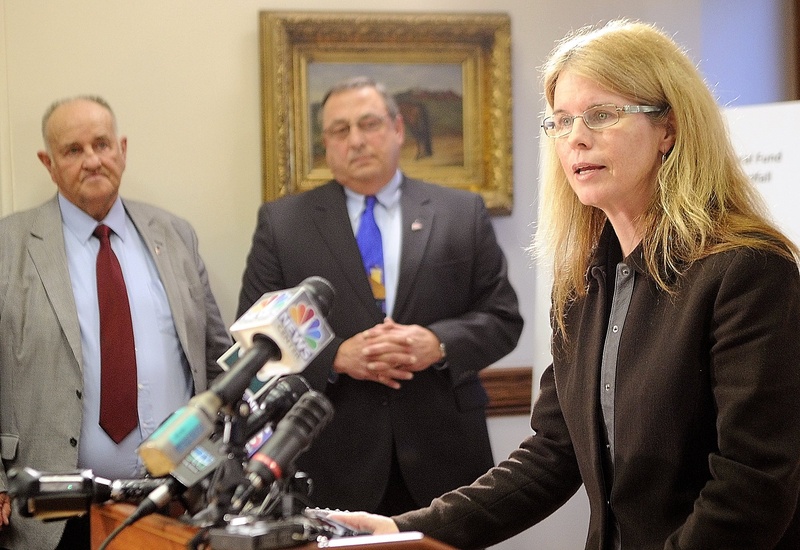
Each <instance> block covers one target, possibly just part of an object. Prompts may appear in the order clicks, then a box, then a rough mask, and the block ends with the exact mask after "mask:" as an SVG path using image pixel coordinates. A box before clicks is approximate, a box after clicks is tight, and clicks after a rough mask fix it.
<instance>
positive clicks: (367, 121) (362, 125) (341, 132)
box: [322, 115, 388, 141]
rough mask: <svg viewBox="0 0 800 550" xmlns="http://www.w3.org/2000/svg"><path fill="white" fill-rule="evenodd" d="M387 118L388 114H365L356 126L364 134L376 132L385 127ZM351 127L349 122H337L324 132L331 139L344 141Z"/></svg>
mask: <svg viewBox="0 0 800 550" xmlns="http://www.w3.org/2000/svg"><path fill="white" fill-rule="evenodd" d="M387 118H388V117H386V116H377V115H364V116H363V117H361V118H359V119H358V121H357V122H356V127H358V130H359V131H360V132H362V133H364V134H374V133H375V132H377V131H379V130H381V129H382V128H383V127H384V125H385V124H386V120H387ZM350 128H351V126H350V124H349V123H348V122H336V123H334V124H332V125H331V126H329V127H328V128H325V129H324V130H323V131H322V133H323V134H325V135H326V136H328V137H329V138H330V139H333V140H336V141H343V140H345V139H347V136H349V135H350Z"/></svg>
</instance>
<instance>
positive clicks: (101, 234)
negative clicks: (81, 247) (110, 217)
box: [92, 223, 111, 243]
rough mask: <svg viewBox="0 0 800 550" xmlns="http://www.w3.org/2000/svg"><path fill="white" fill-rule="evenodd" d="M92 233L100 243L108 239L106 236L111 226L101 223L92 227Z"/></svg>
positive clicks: (108, 234)
mask: <svg viewBox="0 0 800 550" xmlns="http://www.w3.org/2000/svg"><path fill="white" fill-rule="evenodd" d="M92 234H93V235H94V236H95V237H97V238H98V239H100V242H101V243H102V242H103V241H107V240H108V237H109V236H110V235H111V228H110V227H108V226H107V225H105V224H102V223H101V224H100V225H98V226H97V227H95V228H94V232H93V233H92Z"/></svg>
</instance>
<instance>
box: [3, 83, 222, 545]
mask: <svg viewBox="0 0 800 550" xmlns="http://www.w3.org/2000/svg"><path fill="white" fill-rule="evenodd" d="M43 133H44V138H45V144H46V150H44V151H41V152H40V153H39V158H40V160H41V161H42V163H43V164H44V165H45V167H46V168H47V170H48V172H49V173H50V176H51V178H52V180H53V181H54V182H55V183H56V185H57V186H58V194H57V195H56V196H55V197H53V199H51V200H49V201H47V202H46V203H44V204H43V205H41V206H39V207H37V208H33V209H31V210H27V211H25V212H18V213H16V214H12V215H10V216H8V217H6V218H4V219H3V220H0V451H2V466H0V548H12V549H24V550H52V549H53V548H56V547H57V545H58V548H59V549H62V548H63V549H70V550H82V549H84V548H85V549H87V550H88V548H89V537H88V521H87V520H83V518H78V519H73V520H69V521H68V522H66V524H67V526H66V529H65V522H63V521H57V522H52V523H43V522H41V521H39V520H36V519H28V518H24V517H22V516H20V515H19V514H18V513H16V511H14V513H13V514H12V513H11V512H12V506H11V502H10V499H9V495H8V493H7V492H5V491H6V489H7V487H8V485H7V481H8V480H7V476H6V472H7V471H8V470H9V469H11V468H12V467H16V468H22V467H26V466H29V467H32V468H35V469H37V470H40V471H50V472H70V471H74V470H75V469H76V468H81V469H83V468H91V469H92V470H93V471H94V473H95V474H96V475H101V476H103V477H107V478H111V479H119V478H131V477H136V476H137V475H138V474H141V473H143V472H144V470H143V468H142V466H141V464H140V463H139V461H138V460H137V456H136V453H135V450H136V448H137V446H138V445H139V444H140V443H141V442H142V441H143V440H144V439H145V438H146V437H147V436H148V435H150V433H152V432H153V431H154V430H155V429H156V428H157V427H158V425H159V424H160V423H161V422H162V421H163V419H164V418H165V417H166V416H167V415H168V414H169V413H171V412H172V411H174V410H175V409H177V408H178V407H179V406H181V405H183V404H185V403H186V401H187V400H188V399H189V397H191V395H192V394H193V393H196V392H201V391H203V390H205V389H206V388H207V386H208V383H209V382H210V381H211V379H212V378H213V377H214V376H216V374H218V373H219V372H220V371H221V369H220V368H219V367H218V365H217V364H216V359H217V358H218V357H219V356H220V355H222V354H223V353H224V352H225V351H226V349H227V348H228V346H229V345H230V337H229V335H228V332H227V330H226V327H225V325H224V324H223V322H222V318H221V317H220V313H219V309H218V308H217V304H216V302H215V300H214V297H213V296H212V294H211V289H210V287H209V284H208V277H207V274H206V270H205V266H204V264H203V261H202V259H201V258H200V254H199V253H198V248H197V236H196V235H195V232H194V230H193V229H192V228H191V226H190V225H189V224H188V223H187V222H186V221H184V220H182V219H180V218H177V217H176V216H174V215H172V214H169V213H167V212H165V211H163V210H161V209H159V208H156V207H153V206H148V205H146V204H142V203H139V202H135V201H129V200H125V201H123V200H122V199H121V198H120V197H119V195H118V190H119V185H120V180H121V178H122V173H123V171H124V169H125V159H126V151H127V140H126V138H125V137H119V138H118V137H117V127H116V121H115V118H114V115H113V113H112V111H111V108H110V107H109V106H108V104H107V103H106V102H105V101H104V100H102V99H101V98H97V97H79V98H73V99H68V100H64V101H59V102H57V103H55V104H54V105H53V106H52V107H51V108H50V109H49V110H48V111H47V113H46V114H45V117H44V121H43ZM101 223H102V224H103V225H106V226H108V227H110V228H111V229H112V231H113V232H114V235H112V236H111V238H110V241H111V248H112V250H113V251H114V253H115V255H116V256H117V257H118V261H119V264H120V265H121V270H122V274H123V276H124V279H125V280H124V284H125V287H126V289H125V290H126V293H127V295H128V297H127V299H126V298H125V297H124V296H121V295H120V294H116V295H115V296H116V299H117V300H118V301H119V300H126V301H127V302H129V304H130V311H131V313H130V315H129V317H130V318H131V322H132V329H133V330H132V332H133V341H134V343H135V372H134V378H133V383H132V384H131V389H132V393H133V395H132V410H131V413H132V416H133V418H132V419H131V420H132V422H133V424H134V426H135V427H134V428H133V429H132V431H129V432H128V431H125V433H126V434H127V435H125V436H124V437H123V436H112V435H111V434H109V433H107V432H106V429H105V428H103V427H101V426H100V425H99V422H98V416H99V412H98V411H99V410H100V387H101V383H100V379H101V376H100V374H101V368H100V367H101V360H100V358H101V350H100V348H101V347H103V346H104V345H105V340H104V339H102V338H101V337H100V330H99V328H100V327H99V325H100V323H99V309H100V308H99V306H98V303H99V300H98V294H97V286H98V285H97V283H96V278H95V276H96V271H95V270H96V257H97V255H98V250H99V247H100V244H99V242H98V239H95V238H93V236H92V234H93V231H94V230H95V228H96V227H97V226H98V225H100V224H101ZM121 339H122V338H113V339H112V340H113V341H112V342H111V344H113V345H114V346H119V345H120V342H121ZM102 363H103V369H102V370H105V364H106V363H105V362H102ZM114 389H115V390H116V389H117V388H114ZM111 398H112V400H113V401H116V403H115V405H114V407H116V408H119V406H120V404H119V402H118V401H119V399H118V398H119V394H118V393H112V395H111ZM126 430H127V429H126Z"/></svg>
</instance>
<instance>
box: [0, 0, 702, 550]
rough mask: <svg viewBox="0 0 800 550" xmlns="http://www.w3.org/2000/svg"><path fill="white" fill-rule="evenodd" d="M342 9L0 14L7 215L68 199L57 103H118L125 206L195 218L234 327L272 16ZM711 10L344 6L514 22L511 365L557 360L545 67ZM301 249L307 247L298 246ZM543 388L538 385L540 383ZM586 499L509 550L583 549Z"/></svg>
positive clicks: (501, 434)
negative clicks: (559, 48) (550, 56)
mask: <svg viewBox="0 0 800 550" xmlns="http://www.w3.org/2000/svg"><path fill="white" fill-rule="evenodd" d="M332 4H333V3H332V2H330V1H329V0H294V1H293V2H279V1H275V0H166V1H164V0H136V1H123V0H119V1H114V0H73V1H70V2H67V1H58V0H49V1H46V0H2V4H0V48H1V49H0V214H8V213H10V212H12V211H17V210H21V209H25V208H29V207H31V206H34V205H36V204H38V203H40V202H42V201H44V200H45V199H47V198H48V197H50V196H52V194H53V193H54V192H55V186H54V185H53V184H52V183H51V182H50V180H49V178H48V176H47V174H46V172H45V170H44V168H43V167H42V166H41V165H40V164H39V161H38V160H37V158H36V151H37V150H38V149H39V148H41V137H40V130H39V127H40V117H41V115H42V112H43V111H44V109H45V108H46V106H47V105H48V104H49V103H50V102H51V101H52V100H53V99H55V98H59V97H63V96H68V95H73V94H78V93H96V94H100V95H102V96H104V97H106V99H108V100H109V101H110V102H111V104H112V105H113V107H114V108H115V111H116V113H117V116H118V119H119V122H120V130H121V132H122V133H123V134H125V135H127V136H128V168H127V172H126V175H125V178H124V183H123V188H122V192H123V195H125V196H128V197H131V198H137V199H142V200H145V201H148V202H151V203H154V204H157V205H160V206H163V207H165V208H167V209H170V210H172V211H174V212H176V213H178V214H180V215H182V216H184V217H185V218H187V219H189V220H190V221H191V222H192V224H193V225H194V227H195V228H196V229H197V232H198V234H199V237H200V243H201V251H202V253H203V256H204V258H205V260H206V263H207V265H208V270H209V273H210V277H211V283H212V287H213V290H214V292H215V294H216V296H217V299H218V301H219V303H220V307H221V309H222V312H223V316H224V318H225V320H226V321H227V322H231V321H233V316H234V314H235V309H236V300H237V294H238V290H239V282H240V278H241V273H242V269H243V267H244V263H245V256H246V253H247V251H248V248H249V244H250V238H251V234H252V231H253V228H254V225H255V215H256V209H257V207H258V205H259V203H260V200H261V198H260V197H261V191H260V186H261V141H260V135H261V133H260V132H261V130H260V117H261V113H260V82H259V60H258V26H257V19H258V12H259V11H260V10H326V9H329V7H330V6H331V5H332ZM700 4H701V2H700V1H699V0H671V1H669V2H664V1H662V0H605V1H603V2H596V1H593V0H592V1H589V0H585V1H579V0H558V1H554V0H494V1H493V2H486V1H485V0H457V1H456V0H406V1H404V2H402V3H398V2H396V1H388V0H372V1H365V0H360V1H359V0H340V1H338V2H336V3H335V6H336V9H337V10H340V11H366V10H372V11H397V10H398V9H400V8H402V10H404V11H419V12H423V11H425V12H427V11H433V12H453V11H460V12H482V11H495V12H507V13H509V14H510V16H511V21H512V40H513V44H512V63H513V68H512V71H513V90H512V92H513V98H514V110H513V125H514V190H515V208H514V212H513V215H511V216H509V217H504V218H497V219H495V228H496V230H497V233H498V238H499V240H500V242H501V245H502V246H503V248H504V250H505V252H506V254H507V256H508V258H509V263H510V269H511V279H512V282H513V283H514V285H515V286H516V288H517V290H518V292H519V294H520V301H521V307H522V310H523V313H524V316H525V318H526V321H527V323H526V328H525V332H524V333H523V336H522V340H521V343H520V345H519V347H518V349H517V350H515V351H514V352H513V353H512V354H511V355H510V356H509V357H507V358H506V359H505V360H503V362H502V364H503V365H534V366H535V369H536V372H537V373H539V372H541V370H542V369H543V368H544V367H545V366H546V365H547V362H548V360H549V358H548V345H547V341H548V335H549V332H548V329H547V322H546V321H547V299H546V298H547V291H548V288H547V287H548V285H547V282H546V277H538V278H537V276H536V270H535V269H534V268H533V267H532V266H531V262H530V260H529V259H528V257H527V256H526V255H525V253H524V252H523V249H524V248H525V247H526V246H527V244H528V241H529V238H530V234H531V232H532V223H533V222H534V220H535V200H536V181H537V173H538V165H537V153H538V152H537V148H538V139H539V127H538V124H539V122H538V120H539V113H540V111H541V110H542V104H541V98H540V91H539V80H538V74H537V68H538V67H539V66H540V65H541V63H542V61H543V60H544V58H545V56H546V55H547V53H548V52H549V50H550V49H551V48H552V45H553V42H554V40H555V39H557V38H559V37H561V36H563V35H564V34H565V32H566V31H567V30H569V29H570V28H573V27H579V26H583V25H585V24H589V23H595V22H597V21H600V20H605V19H608V18H612V17H617V16H627V17H632V18H641V19H645V20H649V21H654V22H657V23H658V24H660V25H661V26H663V27H664V28H665V29H667V30H668V31H669V32H670V33H674V34H675V36H676V38H677V39H678V40H679V41H680V42H681V43H682V44H683V45H684V46H685V47H687V48H688V49H689V51H690V52H697V51H698V50H699V48H700V44H701V41H700V31H701V23H700V21H701V6H700ZM298 253H302V251H298ZM536 378H538V376H537V377H536ZM490 428H491V430H492V438H493V444H494V446H495V454H496V457H497V458H498V459H499V458H502V457H504V456H505V455H506V454H507V452H508V451H509V450H511V448H513V446H514V444H515V443H516V442H517V441H519V440H520V439H521V438H522V437H523V436H524V435H525V434H527V432H528V427H527V420H526V418H525V417H512V418H505V419H499V420H493V421H492V423H491V426H490ZM585 518H586V507H585V502H583V500H581V497H580V496H579V497H578V499H577V500H576V501H575V503H573V504H570V507H569V508H567V509H566V510H565V511H563V512H560V513H559V515H557V516H556V517H555V518H553V519H551V520H548V521H547V522H545V523H544V524H543V525H541V526H539V527H537V528H535V529H534V530H531V531H530V532H528V533H526V534H525V535H522V536H521V537H518V538H517V539H514V541H512V542H509V543H506V544H505V545H504V547H505V548H508V549H511V548H514V547H518V548H523V547H525V548H527V547H532V546H536V547H537V548H541V549H552V550H555V549H558V548H565V549H566V548H578V547H581V546H582V544H583V540H584V535H585V528H584V526H585V524H586V519H585Z"/></svg>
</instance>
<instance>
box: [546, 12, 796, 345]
mask: <svg viewBox="0 0 800 550" xmlns="http://www.w3.org/2000/svg"><path fill="white" fill-rule="evenodd" d="M567 69H568V70H569V71H570V72H571V73H573V74H576V75H579V76H582V77H585V78H588V79H590V80H592V81H594V82H596V83H597V84H598V85H599V86H601V87H602V88H605V89H607V90H608V91H610V92H613V93H616V94H619V95H623V96H626V97H629V98H631V102H632V103H636V104H643V105H657V106H662V107H665V111H664V112H662V113H654V114H653V115H648V116H651V117H652V118H653V119H654V121H653V122H654V124H655V123H665V122H664V117H665V116H666V113H667V112H671V123H672V124H674V131H675V145H674V147H673V148H672V151H671V152H670V153H669V155H668V156H667V157H666V159H665V161H664V163H663V165H662V166H661V168H660V170H659V172H658V182H657V186H656V194H655V196H654V197H653V200H652V203H651V204H650V206H649V208H648V210H647V211H646V212H645V214H644V215H643V216H642V218H641V231H642V234H643V239H642V245H643V251H644V259H645V262H646V265H647V271H648V273H649V275H650V276H652V277H653V279H654V280H655V281H656V283H657V284H658V286H659V287H661V288H662V289H663V290H664V291H666V292H669V293H672V292H674V291H675V285H676V282H677V281H678V280H679V277H680V275H681V274H682V273H683V272H685V271H686V269H688V268H689V266H691V265H692V263H693V262H695V261H696V260H699V259H701V258H704V257H706V256H709V255H711V254H715V253H717V252H721V251H724V250H729V249H733V248H739V247H749V248H753V249H761V250H769V251H772V252H776V253H778V254H780V255H782V256H784V257H787V258H790V259H792V260H794V261H795V262H796V261H797V259H798V256H800V254H798V248H797V247H796V245H794V244H793V243H792V242H791V241H789V239H787V238H786V237H785V236H784V235H783V234H782V233H781V232H780V231H779V230H778V229H777V228H776V227H775V226H774V225H773V224H772V223H771V222H770V221H769V219H768V216H767V214H766V209H765V207H764V205H763V203H762V201H761V198H760V195H759V194H758V192H757V190H756V189H755V188H754V187H753V185H752V183H751V182H750V180H749V178H748V177H747V175H746V174H745V172H744V171H743V169H742V168H741V165H740V163H739V159H738V157H737V155H736V153H735V152H734V150H733V146H732V145H731V142H730V138H729V136H728V131H727V127H726V124H725V121H724V119H723V116H722V112H721V110H720V108H719V106H718V105H717V103H716V101H715V100H714V97H713V96H712V94H711V92H710V91H709V89H708V87H707V86H706V85H705V83H704V81H703V78H702V77H701V75H700V73H699V72H698V70H697V69H696V68H695V66H694V65H693V64H692V62H691V61H690V60H689V58H688V56H687V55H686V54H685V53H684V52H683V51H682V50H681V48H680V47H679V46H678V45H677V44H676V43H675V42H673V41H672V40H671V39H670V38H669V37H668V36H666V35H665V34H664V33H663V32H661V31H660V30H658V29H656V28H655V27H654V26H652V25H649V24H645V23H638V22H631V21H627V20H617V21H612V22H610V23H608V24H606V25H605V26H603V27H600V28H585V29H582V30H580V31H578V32H576V33H575V34H573V35H571V36H568V37H567V38H565V39H564V40H563V41H562V42H560V43H559V44H558V45H557V46H556V48H555V49H554V50H553V52H552V54H551V56H550V58H549V60H548V61H547V63H546V64H545V66H544V69H543V80H544V94H545V98H546V100H547V103H548V106H549V108H550V109H552V107H553V96H554V94H555V88H556V84H557V83H558V77H559V75H560V74H561V73H562V72H563V71H564V70H567ZM544 139H547V140H548V143H546V144H545V152H544V156H543V158H544V181H543V182H542V185H543V188H542V204H541V211H540V221H539V226H538V229H537V231H536V237H535V242H534V249H535V251H536V252H537V254H539V255H547V256H549V257H550V259H551V260H552V262H553V265H552V267H553V277H554V283H553V291H552V301H553V304H552V316H553V321H554V324H555V329H556V330H557V331H559V332H561V333H562V335H563V333H564V332H565V323H566V320H565V319H564V315H565V312H566V310H567V307H568V306H569V304H570V302H571V301H573V300H575V299H578V298H581V297H582V296H584V295H585V294H586V271H587V269H588V267H589V262H590V260H591V256H592V252H593V250H594V248H595V246H596V245H597V242H598V239H599V237H600V233H601V231H602V228H603V226H604V225H605V222H606V216H605V214H604V213H603V212H602V211H601V210H599V209H597V208H594V207H591V206H584V205H583V204H581V203H580V201H579V200H578V198H577V197H576V195H575V193H574V192H573V191H572V189H571V187H570V185H569V182H568V180H567V176H566V174H565V173H564V171H563V169H562V168H561V164H560V162H559V159H558V156H557V154H556V151H555V146H554V145H555V144H554V143H553V142H554V141H555V140H552V139H550V138H544Z"/></svg>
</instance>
